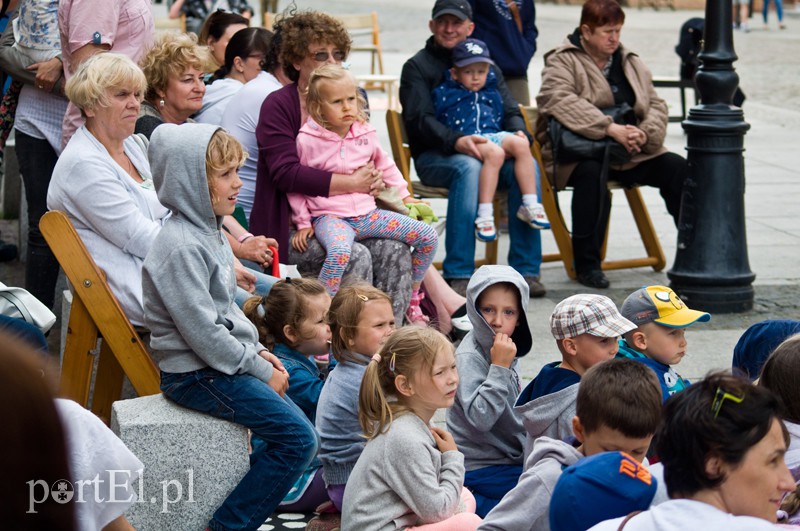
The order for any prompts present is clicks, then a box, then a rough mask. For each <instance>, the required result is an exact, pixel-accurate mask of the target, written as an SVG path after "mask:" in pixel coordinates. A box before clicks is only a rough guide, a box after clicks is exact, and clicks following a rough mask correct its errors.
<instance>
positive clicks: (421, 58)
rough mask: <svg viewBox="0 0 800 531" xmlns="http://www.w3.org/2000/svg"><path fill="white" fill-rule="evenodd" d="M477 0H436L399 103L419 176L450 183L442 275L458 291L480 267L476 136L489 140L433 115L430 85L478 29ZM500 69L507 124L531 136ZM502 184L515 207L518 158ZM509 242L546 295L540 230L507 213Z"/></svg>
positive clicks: (503, 173)
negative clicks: (428, 33) (474, 0)
mask: <svg viewBox="0 0 800 531" xmlns="http://www.w3.org/2000/svg"><path fill="white" fill-rule="evenodd" d="M473 13H474V12H473V5H472V4H471V3H470V2H469V1H468V0H436V2H435V3H434V5H433V10H432V11H431V20H430V21H429V22H428V28H429V29H430V31H431V34H432V35H431V37H430V38H429V39H428V41H427V42H426V43H425V47H424V48H423V49H422V50H420V51H419V52H417V53H416V54H415V55H414V56H413V57H412V58H411V59H409V60H408V61H406V63H405V64H404V65H403V71H402V74H401V75H400V103H401V104H402V106H403V122H404V123H405V127H406V132H407V133H408V140H409V148H410V150H411V156H412V157H413V158H414V167H415V168H416V170H417V175H419V179H420V181H422V182H423V183H424V184H426V185H428V186H437V187H440V188H447V189H448V190H449V202H448V206H447V219H448V222H447V228H446V231H447V234H446V238H445V252H446V255H445V259H444V263H443V264H442V269H443V276H444V278H445V279H446V280H447V282H448V283H449V284H450V286H451V287H452V288H453V290H455V291H456V292H459V293H461V294H462V295H464V294H465V293H466V289H467V284H468V282H469V278H470V277H471V276H472V274H473V273H474V272H475V236H474V234H473V233H474V222H475V219H476V217H477V214H478V186H477V184H478V180H479V179H478V177H479V175H480V172H481V167H482V164H483V162H482V160H483V159H482V155H481V152H480V151H479V149H478V147H477V146H478V145H479V144H483V143H486V142H488V140H487V139H486V138H483V137H481V136H479V135H472V134H464V133H462V132H460V131H458V130H456V129H453V128H452V127H450V126H449V125H447V124H446V123H444V122H442V121H441V120H440V119H438V118H437V117H436V114H435V107H434V102H433V94H432V93H433V89H434V88H436V87H438V86H439V85H441V83H442V81H444V77H445V76H444V74H445V72H446V71H447V70H448V69H449V68H450V67H452V66H453V49H454V48H455V47H456V45H458V44H459V43H461V42H463V41H464V40H466V39H467V38H468V37H469V36H470V35H472V32H473V31H474V29H475V24H474V22H473ZM492 68H493V69H494V71H495V74H496V75H497V88H498V90H499V92H500V97H501V98H500V99H501V100H502V106H501V107H502V108H501V109H500V113H499V114H501V116H502V117H503V123H502V127H501V129H502V130H503V131H513V132H516V131H521V132H522V134H523V135H525V136H526V137H527V138H528V142H529V143H530V142H531V141H532V139H531V138H530V136H529V134H528V133H527V129H526V128H525V122H524V120H523V119H522V115H521V114H520V112H519V108H518V106H517V101H516V100H515V99H514V97H513V96H512V95H511V92H510V91H509V90H508V86H507V85H506V82H505V79H504V78H503V74H502V73H501V72H500V70H499V69H497V68H495V67H492ZM498 189H501V190H508V203H509V212H512V213H516V212H517V211H518V210H519V206H520V204H521V203H522V193H521V192H520V189H519V184H518V183H517V180H516V177H515V173H514V161H513V160H508V161H506V162H505V164H504V165H503V166H502V169H501V170H500V177H499V182H498ZM509 234H510V235H511V246H510V248H511V249H528V250H529V252H524V253H522V252H512V253H509V257H508V265H510V266H511V267H513V268H514V269H515V270H516V271H517V272H518V273H520V274H521V275H522V276H523V278H524V279H525V282H526V283H527V284H528V292H529V294H530V296H531V297H543V296H544V295H545V289H544V286H542V284H541V283H540V282H539V274H540V271H539V269H540V266H541V261H542V257H541V236H540V234H539V231H538V230H536V229H534V228H533V227H532V226H530V225H529V224H527V223H526V222H525V221H523V220H521V219H519V218H517V217H516V216H509Z"/></svg>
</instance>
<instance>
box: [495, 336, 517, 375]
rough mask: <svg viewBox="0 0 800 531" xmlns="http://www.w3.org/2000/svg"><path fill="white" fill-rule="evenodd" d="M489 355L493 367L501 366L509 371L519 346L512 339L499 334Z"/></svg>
mask: <svg viewBox="0 0 800 531" xmlns="http://www.w3.org/2000/svg"><path fill="white" fill-rule="evenodd" d="M489 355H490V356H491V358H492V365H500V366H501V367H505V368H506V369H508V368H510V367H511V363H512V362H513V361H514V358H515V357H516V355H517V346H516V345H515V344H514V341H512V339H511V337H509V336H508V335H507V334H503V333H502V332H499V333H498V334H497V335H496V336H494V345H492V350H491V351H490V352H489Z"/></svg>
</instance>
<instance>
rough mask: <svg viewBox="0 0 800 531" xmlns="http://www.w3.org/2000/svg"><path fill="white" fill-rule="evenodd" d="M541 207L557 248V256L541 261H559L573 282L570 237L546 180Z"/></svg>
mask: <svg viewBox="0 0 800 531" xmlns="http://www.w3.org/2000/svg"><path fill="white" fill-rule="evenodd" d="M541 200H542V205H544V210H545V212H547V217H548V218H549V219H550V231H551V232H552V233H553V238H554V239H555V240H556V246H557V247H558V254H552V255H545V256H543V257H542V259H543V260H544V261H545V262H549V261H555V260H561V261H562V262H563V263H564V269H565V270H566V272H567V276H569V278H571V279H573V280H575V279H576V278H577V276H578V275H577V273H575V259H574V255H573V254H572V237H571V236H570V234H569V229H568V228H567V226H566V225H565V224H564V220H563V218H562V216H561V213H560V210H559V208H558V205H556V201H558V197H557V196H556V193H555V191H554V190H553V186H552V185H551V184H550V182H549V181H547V180H546V179H542V197H541Z"/></svg>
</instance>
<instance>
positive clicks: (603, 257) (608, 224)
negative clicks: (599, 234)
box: [600, 189, 614, 264]
mask: <svg viewBox="0 0 800 531" xmlns="http://www.w3.org/2000/svg"><path fill="white" fill-rule="evenodd" d="M608 204H609V207H608V221H607V222H606V233H605V234H604V235H603V245H601V246H600V263H601V264H602V263H603V262H605V261H606V251H608V233H609V229H610V228H611V206H612V205H613V204H614V193H613V192H612V191H611V190H610V189H609V190H608Z"/></svg>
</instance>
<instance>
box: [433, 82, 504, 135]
mask: <svg viewBox="0 0 800 531" xmlns="http://www.w3.org/2000/svg"><path fill="white" fill-rule="evenodd" d="M433 107H434V109H436V119H437V120H439V121H440V122H442V123H443V124H445V125H446V126H447V127H449V128H451V129H455V130H456V131H459V132H461V133H464V134H465V135H474V134H483V133H497V132H500V131H502V130H503V129H502V127H503V112H504V111H503V97H502V96H501V95H500V89H499V88H498V87H497V76H496V75H495V73H494V68H489V75H488V76H487V77H486V85H484V87H483V88H482V89H481V90H479V91H478V92H473V91H471V90H469V89H467V88H466V87H465V86H464V85H462V84H461V83H459V82H458V81H455V80H454V79H453V77H452V76H451V75H450V71H449V70H448V71H446V72H445V75H444V82H443V83H442V84H441V85H439V86H438V87H436V88H435V89H433Z"/></svg>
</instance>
